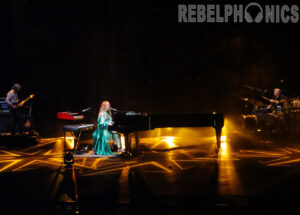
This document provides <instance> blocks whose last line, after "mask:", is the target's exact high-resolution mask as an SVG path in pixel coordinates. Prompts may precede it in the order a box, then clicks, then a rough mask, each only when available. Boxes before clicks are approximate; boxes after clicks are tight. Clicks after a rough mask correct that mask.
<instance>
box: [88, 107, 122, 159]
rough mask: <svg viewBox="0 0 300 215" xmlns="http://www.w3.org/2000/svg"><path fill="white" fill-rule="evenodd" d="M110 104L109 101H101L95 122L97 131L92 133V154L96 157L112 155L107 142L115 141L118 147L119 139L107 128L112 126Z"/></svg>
mask: <svg viewBox="0 0 300 215" xmlns="http://www.w3.org/2000/svg"><path fill="white" fill-rule="evenodd" d="M113 124H114V122H113V121H112V116H111V111H110V103H109V101H103V102H102V103H101V105H100V110H99V114H98V120H97V129H96V130H95V132H94V133H93V139H94V146H93V150H94V153H95V154H97V155H112V154H113V153H112V151H111V149H110V146H109V144H108V141H112V140H114V141H116V142H117V144H118V146H119V145H120V139H119V138H118V137H116V135H115V134H113V133H112V132H111V131H109V130H108V126H112V125H113Z"/></svg>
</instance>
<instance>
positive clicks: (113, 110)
mask: <svg viewBox="0 0 300 215" xmlns="http://www.w3.org/2000/svg"><path fill="white" fill-rule="evenodd" d="M109 109H111V110H113V111H118V110H117V109H114V108H112V107H110V108H109Z"/></svg>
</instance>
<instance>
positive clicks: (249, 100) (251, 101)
mask: <svg viewBox="0 0 300 215" xmlns="http://www.w3.org/2000/svg"><path fill="white" fill-rule="evenodd" d="M241 99H242V100H243V101H246V102H248V103H250V104H252V105H255V106H258V107H261V106H263V105H264V104H263V103H262V102H260V101H257V100H255V99H251V98H241Z"/></svg>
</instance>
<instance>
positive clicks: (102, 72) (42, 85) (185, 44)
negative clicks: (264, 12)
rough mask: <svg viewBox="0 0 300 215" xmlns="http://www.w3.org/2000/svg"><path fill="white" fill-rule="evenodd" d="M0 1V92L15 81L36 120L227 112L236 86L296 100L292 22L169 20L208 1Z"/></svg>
mask: <svg viewBox="0 0 300 215" xmlns="http://www.w3.org/2000/svg"><path fill="white" fill-rule="evenodd" d="M3 2H4V6H3V7H2V11H3V12H2V13H1V20H2V21H4V22H3V24H2V27H1V28H2V30H3V31H2V32H3V33H2V34H1V52H2V56H3V57H2V59H1V61H0V62H1V65H0V71H1V79H0V84H1V87H0V95H1V97H4V96H5V95H6V93H7V92H8V91H9V89H10V87H11V85H12V84H14V83H15V82H18V83H20V84H21V85H22V86H23V93H22V96H23V97H26V96H27V95H28V94H29V93H35V94H36V95H37V97H36V100H35V114H36V115H37V116H38V118H40V119H43V118H49V119H51V118H52V119H55V116H56V112H57V111H66V110H72V109H80V108H85V107H88V106H91V107H92V108H93V111H94V112H96V111H97V110H98V107H99V104H100V102H101V101H102V100H104V99H108V100H109V101H111V103H112V106H113V107H116V108H118V109H120V110H134V111H148V112H152V113H158V112H159V113H165V112H172V113H178V112H183V113H185V112H211V111H223V112H225V113H231V112H233V113H236V112H238V111H239V109H238V107H237V105H238V104H239V101H240V98H241V97H243V96H245V94H247V93H249V92H247V89H245V88H244V87H243V85H244V84H248V85H251V86H254V87H258V88H261V89H272V88H273V87H282V88H283V89H285V90H289V91H293V92H294V94H295V95H300V93H299V91H300V90H299V89H300V87H299V81H300V80H299V75H298V72H299V64H300V59H299V48H300V45H299V38H300V32H299V23H298V24H248V23H233V24H228V23H227V24H224V23H223V24H220V23H211V24H205V23H178V22H177V7H178V4H179V3H188V2H189V3H193V4H196V3H200V4H201V3H203V4H204V3H207V2H210V3H218V2H217V1H216V2H211V1H196V0H195V1H171V0H170V1H138V0H132V1H128V0H125V1H124V0H123V1H121V0H119V1H112V0H104V1H101V0H88V1H82V0H72V1H71V0H69V1H63V0H42V1H40V0H26V1H17V0H5V1H3ZM257 2H259V3H261V4H262V5H264V4H265V3H268V4H275V3H276V1H257ZM222 3H223V4H224V3H225V2H224V1H222ZM226 3H241V1H235V2H229V1H227V2H226ZM247 3H249V2H247ZM292 3H294V4H297V3H298V2H297V1H284V4H289V5H290V4H292ZM280 80H283V82H281V83H280ZM270 92H271V91H269V93H270Z"/></svg>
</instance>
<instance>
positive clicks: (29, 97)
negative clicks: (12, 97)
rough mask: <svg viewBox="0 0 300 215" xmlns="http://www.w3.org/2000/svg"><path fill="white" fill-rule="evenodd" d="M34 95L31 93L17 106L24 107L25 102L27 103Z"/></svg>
mask: <svg viewBox="0 0 300 215" xmlns="http://www.w3.org/2000/svg"><path fill="white" fill-rule="evenodd" d="M34 96H35V95H34V94H31V95H29V96H28V97H27V98H26V99H24V100H23V101H21V102H19V103H18V105H17V106H18V107H19V108H21V107H23V106H24V104H25V103H26V102H28V101H29V100H30V99H33V98H34Z"/></svg>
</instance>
